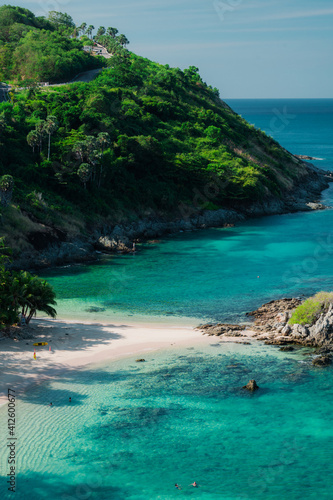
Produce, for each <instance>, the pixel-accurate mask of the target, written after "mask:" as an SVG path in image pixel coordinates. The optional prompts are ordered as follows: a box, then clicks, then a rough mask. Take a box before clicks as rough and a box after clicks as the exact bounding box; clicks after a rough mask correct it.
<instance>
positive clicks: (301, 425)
mask: <svg viewBox="0 0 333 500" xmlns="http://www.w3.org/2000/svg"><path fill="white" fill-rule="evenodd" d="M332 103H333V101H330V102H329V103H326V105H327V106H328V108H327V109H330V110H331V111H330V113H331V114H330V116H326V115H327V113H326V112H325V109H324V108H325V107H323V102H322V101H321V102H320V103H319V104H318V103H315V102H314V101H311V102H307V103H305V104H304V103H301V102H300V101H299V102H298V103H297V102H295V101H293V103H291V102H287V103H285V102H282V101H279V102H278V103H276V102H273V103H272V102H271V101H266V102H263V101H260V102H259V101H257V102H254V101H251V102H245V101H243V102H242V103H231V104H232V105H233V107H234V108H235V109H236V110H237V111H238V112H242V114H243V115H244V116H245V117H246V118H248V119H249V120H250V121H252V122H254V123H256V125H257V126H260V127H261V128H263V129H265V130H266V131H267V132H268V133H269V131H270V129H271V128H272V123H273V124H275V126H276V124H277V123H278V122H276V121H274V122H272V119H274V118H276V116H277V115H276V111H274V110H276V109H278V110H282V112H283V110H284V106H287V113H288V112H289V113H290V114H294V115H297V116H296V117H295V118H293V119H292V120H291V119H290V123H289V124H288V125H286V126H285V127H284V128H282V127H280V128H279V130H275V132H274V133H273V134H272V135H274V137H276V138H277V139H278V140H280V141H281V143H282V144H283V145H284V146H285V147H286V148H287V149H289V150H290V151H292V152H294V153H299V154H308V155H311V156H318V157H323V158H325V159H324V160H322V161H318V162H316V164H318V165H319V166H323V167H325V168H328V169H332V170H333V168H332V167H333V161H332V160H333V155H332V143H333V141H332V137H333V134H332V130H333V128H332V127H333V126H332V123H333V122H332V113H333V109H332ZM291 105H292V106H291ZM295 106H296V107H295ZM304 106H305V108H306V109H305V108H304ZM316 106H317V111H316V112H314V110H315V109H316ZM318 106H319V108H318ZM330 106H331V107H330ZM304 109H305V111H306V112H305V111H304ZM320 124H321V125H320ZM320 127H321V129H320ZM305 146H306V147H305ZM332 189H333V188H330V189H329V190H328V191H327V192H325V193H324V196H323V198H324V202H326V203H329V204H330V203H331V204H332V205H333V190H332ZM332 223H333V211H332V210H326V211H324V212H311V213H299V214H291V215H285V216H276V217H266V218H262V219H256V220H252V221H248V222H247V223H245V224H242V225H241V226H237V227H235V228H228V229H211V230H207V231H196V232H193V233H181V234H178V235H176V236H174V237H172V238H167V239H163V240H162V241H161V243H160V244H158V245H148V244H147V245H144V246H142V247H140V248H139V252H138V253H137V255H135V256H132V255H131V256H120V257H109V258H106V259H103V260H101V261H100V262H98V263H95V264H92V265H88V266H87V265H78V266H70V267H67V268H63V269H57V270H52V271H49V272H48V273H47V274H46V277H47V278H48V279H49V281H50V282H51V283H52V284H53V285H54V286H55V288H56V291H57V294H58V297H59V300H58V302H59V306H58V312H59V316H60V317H66V316H67V317H70V318H81V319H89V320H91V321H98V320H104V321H105V320H106V321H115V320H116V319H119V320H120V321H122V322H125V321H126V322H131V321H132V322H135V323H136V322H138V321H139V320H141V321H147V320H149V321H153V320H154V318H155V319H156V318H157V319H159V320H160V321H161V320H163V322H165V321H167V320H168V321H170V322H171V323H170V324H172V323H177V324H178V323H179V322H181V321H182V322H184V323H187V322H188V323H190V324H194V323H199V322H201V321H204V320H206V319H210V318H212V319H215V320H236V319H244V318H245V312H246V311H249V310H251V309H254V308H256V307H258V305H260V304H261V303H263V302H265V301H267V300H271V299H273V298H278V297H282V296H286V295H288V296H295V295H299V294H302V293H304V294H307V295H308V294H311V293H313V292H316V291H318V290H321V289H324V290H332V288H333V262H332V255H333V235H332V233H331V231H332V229H331V228H332ZM91 308H95V310H94V309H91ZM96 308H97V309H96ZM88 310H89V311H88ZM302 353H304V350H301V351H297V352H293V353H282V352H280V351H278V350H277V349H276V348H275V347H268V346H262V345H261V344H259V343H255V342H253V343H252V345H250V346H244V345H240V344H233V343H230V344H229V343H228V344H224V345H221V344H220V343H219V341H218V339H217V338H212V342H211V345H210V346H208V347H202V346H200V347H195V348H193V347H192V348H190V347H189V348H183V349H182V350H172V349H171V348H170V350H167V351H164V352H160V353H152V354H145V355H144V356H145V358H146V360H147V362H146V363H135V359H127V360H122V361H118V362H112V363H107V364H104V365H102V366H90V367H89V368H88V369H86V370H84V371H80V372H77V371H69V372H67V373H66V374H61V373H59V374H58V377H57V378H56V380H55V381H54V382H47V383H43V384H41V385H39V386H35V387H34V388H33V389H32V390H29V392H27V393H26V395H25V396H24V397H23V398H21V399H19V401H18V402H17V429H18V431H17V438H18V439H17V459H18V464H17V471H18V477H17V491H16V493H15V494H10V493H8V492H7V496H6V487H5V482H4V481H5V479H4V478H5V475H6V474H7V471H8V464H7V463H6V461H7V452H6V451H5V447H4V446H3V447H2V448H1V452H0V456H1V461H0V463H1V476H2V478H1V492H4V497H5V498H15V499H17V500H25V499H29V500H30V499H31V498H33V499H34V498H35V499H36V500H39V499H41V500H43V499H50V500H58V499H61V500H69V499H71V500H73V499H78V500H83V499H92V500H109V499H113V500H125V499H126V500H127V499H129V500H147V499H161V500H162V499H163V500H169V499H174V498H178V497H180V496H183V497H185V498H191V499H192V498H193V499H194V498H200V499H204V500H210V499H214V500H215V499H216V500H217V499H219V500H242V499H243V500H245V499H246V500H287V499H288V500H301V499H302V500H304V499H306V500H317V499H324V500H325V499H327V500H328V499H331V498H332V493H331V485H332V482H333V465H332V464H333V461H332V445H333V431H332V425H331V401H332V396H333V369H332V367H329V368H325V369H319V368H315V367H313V366H312V365H311V364H310V361H309V358H308V356H303V355H302ZM252 378H255V379H256V381H257V383H258V385H259V386H260V390H259V391H258V392H257V393H255V394H249V393H247V392H246V391H244V390H242V389H241V387H242V386H243V385H245V384H246V383H247V382H248V381H249V380H250V379H252ZM69 397H72V403H71V404H69V402H68V398H69ZM50 401H52V402H53V404H54V406H53V407H52V408H50V407H49V406H47V404H48V403H49V402H50ZM6 422H7V414H6V407H2V408H0V439H1V442H2V443H6V442H7V437H8V435H7V425H6ZM193 481H197V482H198V483H199V488H197V489H194V488H193V487H191V486H189V485H190V483H192V482H193ZM176 482H177V483H179V484H181V485H182V487H183V489H182V490H181V491H178V490H176V489H175V487H174V484H175V483H176Z"/></svg>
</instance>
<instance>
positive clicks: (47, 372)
mask: <svg viewBox="0 0 333 500" xmlns="http://www.w3.org/2000/svg"><path fill="white" fill-rule="evenodd" d="M27 330H28V331H29V330H30V331H31V333H32V334H33V337H34V338H33V339H24V340H13V339H8V338H6V339H1V341H0V352H1V354H2V356H1V362H0V405H2V404H4V403H5V402H6V401H7V391H8V388H11V389H14V390H15V391H16V395H19V393H20V392H22V391H24V390H26V389H27V388H28V387H29V386H30V385H33V384H35V383H37V382H40V381H43V380H47V379H52V378H54V377H55V376H57V375H59V373H61V372H63V371H65V370H73V369H79V368H83V367H85V366H86V365H88V364H90V363H100V362H103V361H107V360H112V359H119V358H121V357H132V356H133V358H134V359H138V358H142V357H143V358H144V353H145V352H146V353H147V352H149V351H156V350H159V349H163V348H170V349H173V348H175V349H177V348H179V347H181V346H187V345H191V346H192V345H196V344H206V345H207V344H210V343H212V342H216V341H218V342H239V341H244V340H247V339H248V338H251V337H252V336H253V335H254V333H255V332H252V331H249V330H247V331H246V332H242V333H244V335H243V336H242V337H240V338H239V337H237V338H233V337H225V336H223V337H211V336H208V335H203V334H202V332H201V331H199V330H195V329H194V327H189V326H178V327H177V326H170V325H163V324H158V325H156V326H155V325H152V324H150V325H140V326H137V325H131V324H123V325H119V324H118V325H116V324H106V323H88V322H80V323H78V322H77V321H69V320H66V321H61V320H51V319H38V320H32V321H31V328H30V327H29V328H28V329H27ZM34 342H48V345H47V346H43V347H34V346H33V343H34ZM50 346H51V351H50V350H49V348H50ZM34 349H35V350H36V360H35V359H34Z"/></svg>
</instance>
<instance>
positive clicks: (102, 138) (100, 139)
mask: <svg viewBox="0 0 333 500" xmlns="http://www.w3.org/2000/svg"><path fill="white" fill-rule="evenodd" d="M110 143H111V141H110V136H109V134H108V133H107V132H100V133H99V134H98V136H97V144H98V145H99V147H100V148H101V150H102V155H103V153H104V149H105V148H106V147H107V146H109V144H110ZM100 165H101V168H100V172H99V181H98V187H99V188H100V187H101V182H102V174H103V162H101V163H100Z"/></svg>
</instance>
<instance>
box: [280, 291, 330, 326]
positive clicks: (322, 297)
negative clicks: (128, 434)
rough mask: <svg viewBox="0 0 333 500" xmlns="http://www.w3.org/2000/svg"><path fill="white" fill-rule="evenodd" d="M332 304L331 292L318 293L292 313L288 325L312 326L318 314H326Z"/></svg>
mask: <svg viewBox="0 0 333 500" xmlns="http://www.w3.org/2000/svg"><path fill="white" fill-rule="evenodd" d="M332 303H333V293H332V292H319V293H316V295H314V296H313V297H310V298H309V299H307V300H306V301H305V302H303V304H301V305H300V306H298V307H297V308H296V309H295V311H294V312H293V314H292V316H291V318H290V320H289V324H290V325H295V324H299V325H313V324H314V323H315V321H316V320H317V319H318V318H319V316H320V314H322V313H323V312H326V311H327V310H328V307H329V305H330V304H332Z"/></svg>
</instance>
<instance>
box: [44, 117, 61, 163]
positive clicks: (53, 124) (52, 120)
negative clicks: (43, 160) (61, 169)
mask: <svg viewBox="0 0 333 500" xmlns="http://www.w3.org/2000/svg"><path fill="white" fill-rule="evenodd" d="M58 128H59V126H58V120H57V117H56V116H48V117H47V118H46V122H45V125H44V130H45V132H46V133H47V134H48V136H49V144H48V150H47V159H48V160H49V159H50V150H51V135H52V134H54V132H56V131H57V130H58Z"/></svg>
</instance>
